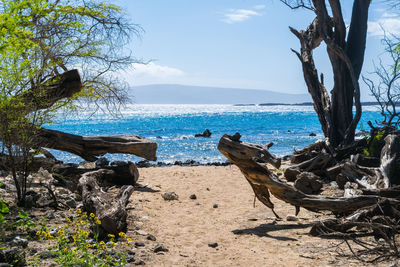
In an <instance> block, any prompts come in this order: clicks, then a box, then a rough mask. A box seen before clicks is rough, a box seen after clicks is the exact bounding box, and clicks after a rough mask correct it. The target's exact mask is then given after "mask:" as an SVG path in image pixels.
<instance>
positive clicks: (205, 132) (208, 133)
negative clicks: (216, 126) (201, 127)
mask: <svg viewBox="0 0 400 267" xmlns="http://www.w3.org/2000/svg"><path fill="white" fill-rule="evenodd" d="M194 137H211V131H210V130H208V129H205V131H204V132H203V133H198V134H195V135H194Z"/></svg>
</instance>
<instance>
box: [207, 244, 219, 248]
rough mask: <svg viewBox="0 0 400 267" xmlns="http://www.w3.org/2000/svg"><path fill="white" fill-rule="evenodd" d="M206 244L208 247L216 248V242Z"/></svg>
mask: <svg viewBox="0 0 400 267" xmlns="http://www.w3.org/2000/svg"><path fill="white" fill-rule="evenodd" d="M208 246H209V247H210V248H216V247H218V243H210V244H208Z"/></svg>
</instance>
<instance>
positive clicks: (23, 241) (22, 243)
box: [11, 236, 28, 248]
mask: <svg viewBox="0 0 400 267" xmlns="http://www.w3.org/2000/svg"><path fill="white" fill-rule="evenodd" d="M11 244H13V245H14V246H18V247H23V248H26V247H27V246H28V240H27V239H24V238H21V237H19V236H16V237H15V238H14V239H13V240H12V241H11Z"/></svg>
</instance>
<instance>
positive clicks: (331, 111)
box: [281, 0, 370, 148]
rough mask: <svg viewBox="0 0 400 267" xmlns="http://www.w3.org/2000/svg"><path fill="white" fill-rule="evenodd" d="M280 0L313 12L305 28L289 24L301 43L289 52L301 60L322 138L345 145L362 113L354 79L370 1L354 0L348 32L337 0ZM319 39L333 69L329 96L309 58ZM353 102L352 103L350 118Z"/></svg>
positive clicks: (333, 145)
mask: <svg viewBox="0 0 400 267" xmlns="http://www.w3.org/2000/svg"><path fill="white" fill-rule="evenodd" d="M281 1H282V2H283V3H285V4H286V5H288V6H290V7H291V8H307V9H310V10H312V11H314V12H315V14H316V18H315V19H314V21H313V22H312V23H311V24H310V26H308V28H307V29H306V30H301V31H298V30H296V29H294V28H291V27H290V30H291V32H292V33H293V34H294V35H296V37H297V38H298V39H299V41H300V45H301V49H300V52H297V51H295V50H292V51H293V52H294V53H296V55H297V56H298V58H299V60H300V61H301V63H302V67H303V74H304V79H305V81H306V84H307V87H308V91H309V93H310V95H311V97H312V99H313V102H314V109H315V111H316V113H317V114H318V118H319V121H320V124H321V127H322V131H323V132H324V135H325V137H326V138H327V139H328V141H329V143H330V145H331V146H332V147H333V148H336V147H338V146H340V145H348V144H350V143H351V142H352V141H353V140H354V136H355V130H356V127H357V124H358V122H359V120H360V118H361V112H362V110H361V103H360V88H359V83H358V80H359V76H360V73H361V68H362V65H363V61H364V52H365V45H366V37H367V22H368V9H369V5H370V0H354V2H353V11H352V16H351V22H350V28H349V31H348V33H347V30H346V25H345V23H344V19H343V14H342V8H341V4H340V1H339V0H329V1H325V0H312V1H311V0H310V1H294V0H281ZM326 2H329V3H328V4H329V5H328V4H327V3H326ZM328 6H329V8H330V12H328ZM329 14H332V17H331V16H330V15H329ZM346 36H347V39H346ZM321 42H324V43H325V44H326V46H327V53H328V55H329V59H330V61H331V65H332V70H333V80H334V86H333V89H332V91H331V96H330V95H329V93H328V90H327V89H326V88H325V85H324V79H323V74H322V73H321V77H319V74H318V71H317V69H316V67H315V63H314V58H313V50H314V49H315V48H317V47H318V46H319V45H320V44H321ZM353 103H354V104H355V106H356V113H355V116H354V117H353Z"/></svg>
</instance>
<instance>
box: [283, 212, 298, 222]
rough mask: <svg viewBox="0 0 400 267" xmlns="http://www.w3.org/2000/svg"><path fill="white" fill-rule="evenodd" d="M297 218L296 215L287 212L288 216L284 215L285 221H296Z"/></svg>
mask: <svg viewBox="0 0 400 267" xmlns="http://www.w3.org/2000/svg"><path fill="white" fill-rule="evenodd" d="M298 220H299V217H297V216H296V215H291V214H289V215H288V216H286V221H288V222H297V221H298Z"/></svg>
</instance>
